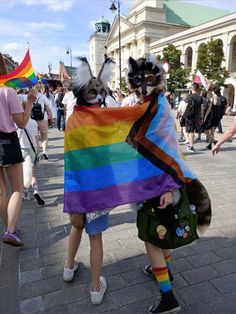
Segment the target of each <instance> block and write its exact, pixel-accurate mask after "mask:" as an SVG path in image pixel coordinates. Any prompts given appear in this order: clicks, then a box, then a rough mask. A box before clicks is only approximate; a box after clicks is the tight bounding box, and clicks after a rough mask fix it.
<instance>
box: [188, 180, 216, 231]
mask: <svg viewBox="0 0 236 314" xmlns="http://www.w3.org/2000/svg"><path fill="white" fill-rule="evenodd" d="M186 191H187V195H188V200H189V203H190V204H194V205H195V206H196V209H197V214H198V223H197V224H198V230H199V232H200V233H202V232H204V231H205V230H206V229H207V228H208V227H209V226H210V223H211V216H212V212H211V200H210V197H209V195H208V193H207V190H206V189H205V187H204V185H203V184H202V183H201V182H200V181H199V180H198V179H195V180H193V181H192V182H190V183H188V184H186Z"/></svg>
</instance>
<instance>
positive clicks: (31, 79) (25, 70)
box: [0, 50, 38, 88]
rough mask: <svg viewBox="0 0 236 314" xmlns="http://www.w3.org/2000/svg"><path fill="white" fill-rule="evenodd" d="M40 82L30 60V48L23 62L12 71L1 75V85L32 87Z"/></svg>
mask: <svg viewBox="0 0 236 314" xmlns="http://www.w3.org/2000/svg"><path fill="white" fill-rule="evenodd" d="M37 83H38V79H37V77H36V75H35V73H34V69H33V67H32V63H31V60H30V54H29V50H28V51H27V53H26V55H25V57H24V59H23V61H22V62H21V64H20V65H19V66H18V67H17V68H16V69H15V70H13V71H12V72H10V73H8V74H6V75H2V76H0V86H2V85H3V86H7V87H13V88H26V87H31V86H33V85H35V84H37Z"/></svg>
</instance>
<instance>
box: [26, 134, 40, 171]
mask: <svg viewBox="0 0 236 314" xmlns="http://www.w3.org/2000/svg"><path fill="white" fill-rule="evenodd" d="M24 131H25V134H26V136H27V138H28V140H29V142H30V145H31V148H32V149H33V152H34V154H35V158H34V165H35V167H36V168H39V166H40V156H39V155H38V154H37V153H36V150H35V148H34V145H33V143H32V141H31V139H30V136H29V134H28V132H27V130H26V129H24Z"/></svg>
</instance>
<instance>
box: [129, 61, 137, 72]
mask: <svg viewBox="0 0 236 314" xmlns="http://www.w3.org/2000/svg"><path fill="white" fill-rule="evenodd" d="M138 68H139V67H138V64H137V62H136V61H135V60H134V59H133V58H132V57H129V60H128V72H129V73H132V72H136V71H137V70H138Z"/></svg>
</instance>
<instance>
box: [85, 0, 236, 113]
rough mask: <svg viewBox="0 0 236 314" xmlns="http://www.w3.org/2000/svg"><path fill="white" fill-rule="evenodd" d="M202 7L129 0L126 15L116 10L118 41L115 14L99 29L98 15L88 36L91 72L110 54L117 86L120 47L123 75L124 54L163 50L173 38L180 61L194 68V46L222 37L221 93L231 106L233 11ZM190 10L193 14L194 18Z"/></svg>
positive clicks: (235, 51)
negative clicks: (225, 74) (223, 72)
mask: <svg viewBox="0 0 236 314" xmlns="http://www.w3.org/2000/svg"><path fill="white" fill-rule="evenodd" d="M203 9H204V7H202V6H197V5H195V6H193V5H192V6H191V5H189V4H187V3H183V2H181V1H179V2H178V1H176V0H175V1H173V0H169V1H165V0H163V1H162V0H134V1H133V4H132V5H131V8H130V10H129V15H128V16H127V17H126V16H123V15H121V16H120V32H121V45H120V47H119V40H118V38H119V21H118V17H116V18H115V20H114V22H113V24H112V26H111V28H110V29H109V31H108V28H109V27H108V28H105V27H103V30H104V32H101V31H100V30H101V25H100V24H99V22H100V21H98V22H97V23H96V32H95V33H94V34H93V35H92V36H90V40H89V51H90V64H91V68H92V70H93V72H94V74H95V75H97V73H98V71H99V69H100V67H101V64H102V62H103V60H104V55H107V56H109V57H111V58H112V59H113V60H114V61H115V62H116V64H117V69H116V73H115V76H114V79H113V82H112V86H111V87H112V88H113V89H114V88H117V87H118V86H119V67H118V66H119V48H120V49H121V69H122V76H124V77H125V76H126V69H127V60H128V58H129V57H130V56H131V57H133V58H134V59H136V58H140V57H142V56H144V55H145V54H146V53H149V52H150V53H153V54H155V55H157V54H159V55H162V51H163V49H164V48H165V47H166V46H167V45H168V44H173V45H174V46H175V47H176V48H177V49H179V50H181V52H182V57H181V58H182V59H181V61H182V63H183V64H184V66H190V67H191V68H192V72H193V73H194V71H195V70H196V64H197V55H198V48H199V46H200V45H201V44H203V43H207V42H208V41H210V40H211V39H213V40H215V39H219V40H221V41H222V47H223V51H224V56H225V61H224V62H223V66H225V67H226V70H227V71H229V78H227V80H226V82H225V84H227V86H228V87H227V88H225V89H224V91H223V93H224V95H225V96H226V97H227V100H228V103H229V104H230V105H231V106H232V107H234V108H235V110H236V97H235V91H236V13H232V14H227V13H228V12H227V11H224V10H218V9H212V8H211V10H208V11H207V10H206V9H205V10H203ZM208 9H209V8H208ZM197 10H199V11H197ZM173 12H174V14H173ZM194 16H197V17H198V18H197V19H195V20H194ZM209 20H211V21H209ZM102 22H103V23H104V22H105V24H106V22H108V21H107V20H102ZM108 23H109V22H108ZM190 23H192V24H190ZM194 23H195V24H194ZM197 24H199V25H197ZM195 25H197V26H195ZM97 26H99V31H97ZM103 26H104V24H103Z"/></svg>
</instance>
